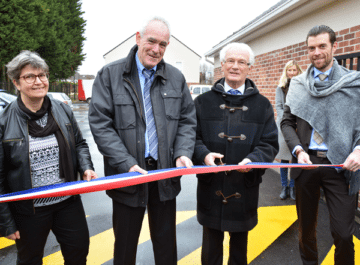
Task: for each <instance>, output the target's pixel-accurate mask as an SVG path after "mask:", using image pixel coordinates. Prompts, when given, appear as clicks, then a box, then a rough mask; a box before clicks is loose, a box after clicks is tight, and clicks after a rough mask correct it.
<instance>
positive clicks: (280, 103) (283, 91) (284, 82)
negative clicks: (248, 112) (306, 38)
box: [275, 60, 303, 200]
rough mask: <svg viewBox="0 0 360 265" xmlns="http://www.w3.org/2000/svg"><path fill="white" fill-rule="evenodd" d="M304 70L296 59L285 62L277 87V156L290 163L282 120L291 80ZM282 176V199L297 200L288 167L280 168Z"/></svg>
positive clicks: (282, 161) (278, 158) (283, 161)
mask: <svg viewBox="0 0 360 265" xmlns="http://www.w3.org/2000/svg"><path fill="white" fill-rule="evenodd" d="M302 72H303V71H302V70H301V68H300V66H299V65H298V64H297V63H296V61H294V60H291V61H289V62H287V63H286V64H285V67H284V71H283V73H282V75H281V78H280V80H279V86H278V87H277V88H276V96H275V106H276V112H277V118H276V124H277V126H278V131H279V147H280V149H279V153H278V154H277V156H276V159H277V160H281V163H289V162H290V160H291V153H290V151H289V149H288V147H287V145H286V143H285V140H284V136H283V134H282V132H281V129H280V122H281V120H282V116H283V112H284V105H285V99H286V95H287V92H288V90H289V86H290V81H291V79H292V78H293V77H294V76H297V75H299V74H301V73H302ZM280 177H281V186H282V189H281V193H280V199H282V200H285V199H287V198H288V197H289V196H290V198H291V199H292V200H295V187H294V184H295V182H294V180H293V179H290V183H288V182H289V181H288V168H281V169H280Z"/></svg>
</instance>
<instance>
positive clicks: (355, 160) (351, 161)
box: [344, 149, 360, 172]
mask: <svg viewBox="0 0 360 265" xmlns="http://www.w3.org/2000/svg"><path fill="white" fill-rule="evenodd" d="M344 168H345V169H347V170H350V171H352V172H355V171H357V170H359V169H360V150H359V149H355V150H354V151H353V152H352V153H351V154H350V155H349V156H348V157H347V158H346V160H345V163H344Z"/></svg>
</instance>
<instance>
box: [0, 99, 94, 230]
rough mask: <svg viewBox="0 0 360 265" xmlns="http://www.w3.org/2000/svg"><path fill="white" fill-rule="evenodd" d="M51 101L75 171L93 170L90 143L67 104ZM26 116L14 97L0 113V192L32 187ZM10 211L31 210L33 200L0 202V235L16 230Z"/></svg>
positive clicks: (33, 209) (33, 210) (26, 211)
mask: <svg viewBox="0 0 360 265" xmlns="http://www.w3.org/2000/svg"><path fill="white" fill-rule="evenodd" d="M51 103H52V107H51V113H52V115H53V116H54V119H55V121H56V122H57V123H58V125H59V127H60V129H61V132H62V133H63V135H64V136H65V139H66V141H67V142H68V143H69V144H70V148H71V153H72V161H73V164H74V170H76V172H75V175H76V173H77V172H79V173H80V175H81V176H82V175H83V173H84V171H85V170H87V169H91V170H93V164H92V162H91V156H90V152H89V147H88V145H87V143H86V140H85V139H83V137H82V134H81V131H80V129H79V127H78V125H77V122H76V120H75V117H74V114H73V112H72V111H71V109H70V107H69V106H67V105H66V104H64V103H62V102H60V101H57V100H52V101H51ZM28 119H29V118H28V116H27V115H26V114H25V113H24V112H22V111H21V110H20V108H19V106H18V103H17V101H16V100H15V101H14V102H13V103H11V104H10V105H9V106H8V107H7V108H6V109H5V110H4V111H3V112H1V113H0V194H6V193H10V192H16V191H22V190H27V189H31V188H32V183H31V181H32V180H31V174H30V161H29V160H30V158H29V135H28ZM11 212H16V213H21V214H25V215H32V214H34V213H35V207H34V204H33V200H24V201H18V202H11V203H0V236H8V235H11V234H13V233H14V232H16V231H17V228H16V225H15V222H14V219H13V218H12V214H11Z"/></svg>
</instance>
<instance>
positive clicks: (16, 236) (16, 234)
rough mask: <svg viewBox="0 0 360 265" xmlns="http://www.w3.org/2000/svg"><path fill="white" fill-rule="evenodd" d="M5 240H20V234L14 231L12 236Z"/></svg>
mask: <svg viewBox="0 0 360 265" xmlns="http://www.w3.org/2000/svg"><path fill="white" fill-rule="evenodd" d="M6 238H7V239H10V240H15V239H20V232H19V231H16V232H15V233H14V234H11V235H8V236H7V237H6Z"/></svg>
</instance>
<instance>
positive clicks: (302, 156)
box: [297, 151, 316, 170]
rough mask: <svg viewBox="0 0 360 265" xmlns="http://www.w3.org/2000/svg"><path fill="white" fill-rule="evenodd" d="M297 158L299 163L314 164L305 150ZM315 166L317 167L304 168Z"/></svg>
mask: <svg viewBox="0 0 360 265" xmlns="http://www.w3.org/2000/svg"><path fill="white" fill-rule="evenodd" d="M297 160H298V163H299V164H309V165H311V164H312V162H311V160H310V156H309V154H308V153H306V152H305V151H302V152H300V153H299V154H298V157H297ZM315 168H316V167H304V168H303V169H306V170H310V169H315Z"/></svg>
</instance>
